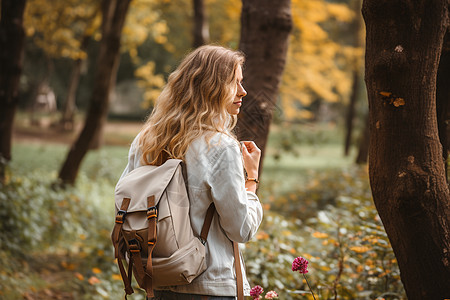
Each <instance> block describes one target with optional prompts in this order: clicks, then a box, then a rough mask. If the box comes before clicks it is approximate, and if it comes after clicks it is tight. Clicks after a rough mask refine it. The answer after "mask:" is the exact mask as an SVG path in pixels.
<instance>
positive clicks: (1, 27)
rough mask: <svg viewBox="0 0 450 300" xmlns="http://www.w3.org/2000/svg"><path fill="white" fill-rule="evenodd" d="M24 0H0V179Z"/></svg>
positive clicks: (7, 152)
mask: <svg viewBox="0 0 450 300" xmlns="http://www.w3.org/2000/svg"><path fill="white" fill-rule="evenodd" d="M25 4H26V0H2V1H1V20H0V70H1V71H0V107H1V109H0V182H4V181H5V176H6V174H5V172H6V167H7V165H8V163H9V162H10V161H11V147H12V129H13V123H14V115H15V113H16V108H17V104H18V102H19V82H20V74H21V73H22V63H23V53H24V43H25V32H24V29H23V13H24V11H25Z"/></svg>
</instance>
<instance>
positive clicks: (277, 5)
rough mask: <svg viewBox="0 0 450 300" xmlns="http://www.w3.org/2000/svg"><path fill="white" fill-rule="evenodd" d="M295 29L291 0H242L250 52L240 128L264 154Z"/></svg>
mask: <svg viewBox="0 0 450 300" xmlns="http://www.w3.org/2000/svg"><path fill="white" fill-rule="evenodd" d="M291 30H292V17H291V1H290V0H280V1H272V0H243V1H242V15H241V40H240V44H239V48H240V50H242V51H243V52H244V53H245V55H246V62H245V67H244V74H243V75H244V81H245V83H244V88H245V89H246V90H247V93H248V95H247V96H246V97H245V99H244V104H243V106H242V107H241V113H240V114H239V119H238V124H237V132H238V137H239V139H241V140H254V141H255V142H256V144H257V145H258V147H259V148H260V149H261V152H262V156H264V152H265V151H264V150H265V147H266V143H267V137H268V134H269V126H270V123H271V121H272V116H273V112H274V111H275V110H276V108H277V99H278V88H279V85H280V82H281V77H282V74H283V70H284V66H285V62H286V53H287V49H288V44H289V43H288V41H289V34H290V32H291ZM262 161H263V159H261V162H262ZM261 170H262V166H261V167H260V172H261Z"/></svg>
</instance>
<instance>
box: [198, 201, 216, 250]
mask: <svg viewBox="0 0 450 300" xmlns="http://www.w3.org/2000/svg"><path fill="white" fill-rule="evenodd" d="M215 211H216V207H215V206H214V203H211V204H210V205H209V207H208V210H207V211H206V216H205V222H204V223H203V227H202V231H201V232H200V239H201V241H202V244H203V245H204V244H206V240H207V239H208V232H209V228H210V227H211V222H212V219H213V217H214V212H215Z"/></svg>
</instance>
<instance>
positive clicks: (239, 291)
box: [233, 242, 244, 300]
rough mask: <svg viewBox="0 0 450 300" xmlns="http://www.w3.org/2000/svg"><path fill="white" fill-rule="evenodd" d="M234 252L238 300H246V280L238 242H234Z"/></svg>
mask: <svg viewBox="0 0 450 300" xmlns="http://www.w3.org/2000/svg"><path fill="white" fill-rule="evenodd" d="M233 252H234V268H235V270H236V284H237V298H238V300H244V279H243V278H242V271H241V258H240V256H239V245H238V243H236V242H233Z"/></svg>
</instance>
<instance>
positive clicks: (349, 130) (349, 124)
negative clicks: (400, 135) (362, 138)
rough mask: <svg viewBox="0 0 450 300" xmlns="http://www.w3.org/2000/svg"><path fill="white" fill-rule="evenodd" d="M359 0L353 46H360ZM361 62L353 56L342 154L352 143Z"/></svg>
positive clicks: (358, 0)
mask: <svg viewBox="0 0 450 300" xmlns="http://www.w3.org/2000/svg"><path fill="white" fill-rule="evenodd" d="M361 3H362V2H361V0H354V1H353V4H352V6H353V11H354V12H355V19H354V21H353V24H352V28H353V30H354V31H353V45H354V46H355V47H361V44H362V43H361V25H362V20H361V19H362V18H361V15H360V14H361ZM360 66H361V63H360V58H359V57H357V56H355V58H354V62H353V86H352V93H351V95H350V101H349V104H348V108H347V116H346V122H345V124H346V134H345V145H344V155H345V156H348V155H349V154H350V147H351V145H352V136H353V127H354V126H353V120H354V118H355V106H356V102H357V101H358V95H359V91H360V88H361V87H360V82H359V81H360V78H361V77H360V72H361V68H360Z"/></svg>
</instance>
